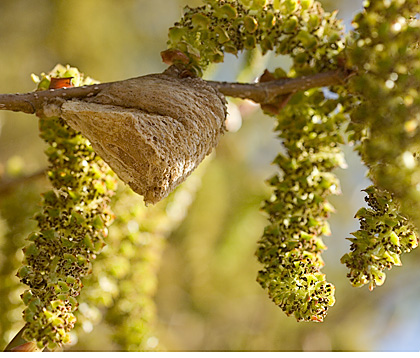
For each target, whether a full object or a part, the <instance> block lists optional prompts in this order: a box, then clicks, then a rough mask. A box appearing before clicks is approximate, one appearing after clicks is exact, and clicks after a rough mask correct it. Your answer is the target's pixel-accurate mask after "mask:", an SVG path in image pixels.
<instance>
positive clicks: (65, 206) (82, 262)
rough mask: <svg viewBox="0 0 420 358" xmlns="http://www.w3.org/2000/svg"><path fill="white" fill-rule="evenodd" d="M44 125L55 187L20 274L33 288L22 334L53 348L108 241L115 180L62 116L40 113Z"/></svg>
mask: <svg viewBox="0 0 420 358" xmlns="http://www.w3.org/2000/svg"><path fill="white" fill-rule="evenodd" d="M65 70H66V68H62V67H56V68H55V69H54V70H53V71H52V72H51V73H50V75H49V76H53V77H66V75H65V72H66V71H65ZM67 70H73V71H74V70H75V69H69V68H67ZM46 79H49V77H48V76H44V77H43V79H42V81H41V82H40V84H44V82H45V80H46ZM80 84H83V80H82V81H80ZM39 127H40V132H41V134H40V135H41V138H42V139H43V140H44V141H45V142H46V143H47V144H48V145H49V147H48V148H47V149H46V152H45V153H46V155H47V157H48V161H49V164H50V166H49V169H48V179H49V180H50V182H51V185H52V189H51V190H50V191H47V192H45V193H44V194H43V195H42V204H41V206H42V209H41V211H40V212H39V213H38V214H36V215H35V219H36V221H37V223H38V231H37V232H34V233H32V234H31V235H29V237H28V241H29V243H28V245H27V246H26V247H25V249H24V255H25V257H24V266H22V267H21V268H20V270H19V272H18V276H19V278H20V280H21V281H22V282H23V283H24V284H26V285H28V286H29V289H28V290H26V291H25V292H24V293H23V295H22V300H23V301H24V303H25V305H26V306H27V307H26V309H25V311H24V319H25V321H26V326H25V331H24V335H23V336H24V338H25V339H26V340H27V341H33V340H35V341H37V344H38V346H39V347H40V348H42V347H46V346H48V347H49V348H50V349H54V348H56V347H57V346H59V345H62V344H63V343H66V342H68V340H69V331H70V330H71V329H72V327H73V326H74V323H75V316H74V311H75V310H76V309H77V306H78V302H77V299H76V297H77V296H78V295H79V294H80V290H81V288H82V286H83V285H82V281H81V280H82V278H83V277H84V276H86V275H88V274H89V273H90V272H91V264H92V261H93V260H94V259H95V257H96V255H97V254H98V253H99V252H100V251H101V249H102V248H103V247H104V245H105V242H104V238H105V237H106V236H107V232H108V226H109V225H110V224H111V222H112V220H113V213H112V212H111V210H110V208H109V201H110V198H111V196H112V194H113V192H114V190H115V189H116V180H115V177H114V175H113V173H112V172H111V171H110V169H109V167H108V165H107V164H106V163H105V162H103V161H102V159H100V158H99V157H98V156H97V155H96V154H95V152H94V151H93V150H92V148H91V147H90V145H89V142H88V141H87V140H86V139H85V138H84V137H82V136H81V135H80V134H79V133H77V132H75V131H74V130H72V129H71V128H70V127H69V126H68V125H67V124H66V123H64V121H63V120H62V119H60V118H45V117H42V116H41V117H40V119H39Z"/></svg>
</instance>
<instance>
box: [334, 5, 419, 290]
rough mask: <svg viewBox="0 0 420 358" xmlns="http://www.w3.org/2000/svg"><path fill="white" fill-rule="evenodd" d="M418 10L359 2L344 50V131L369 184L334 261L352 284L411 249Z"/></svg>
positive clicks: (378, 275) (379, 278)
mask: <svg viewBox="0 0 420 358" xmlns="http://www.w3.org/2000/svg"><path fill="white" fill-rule="evenodd" d="M419 11H420V4H419V2H418V1H415V0H406V1H375V0H372V1H368V2H366V3H365V8H364V11H363V12H361V13H360V14H358V15H356V17H355V19H354V21H353V26H354V28H355V32H354V33H353V35H352V36H351V37H350V38H349V44H348V49H347V57H348V65H349V66H353V68H354V69H355V70H357V71H358V75H357V76H356V77H354V78H353V79H352V80H351V82H350V87H349V88H350V91H351V92H352V95H353V96H354V102H353V105H352V106H353V110H352V111H351V123H350V126H349V129H350V133H351V137H352V139H353V140H354V142H355V143H356V144H357V147H356V148H357V150H358V151H359V153H360V155H361V157H362V159H363V161H364V163H365V164H366V165H367V167H368V168H369V171H368V175H369V178H370V179H371V180H372V181H373V183H374V185H373V186H370V187H369V188H367V189H366V192H367V194H368V196H367V197H366V201H367V203H368V204H369V208H362V209H360V210H359V211H358V212H357V214H356V217H357V218H358V219H359V221H360V229H359V230H358V231H356V232H355V233H353V237H352V238H349V240H350V241H351V242H352V244H351V246H350V250H351V251H350V252H349V253H348V254H345V255H344V256H343V257H342V259H341V261H342V262H343V263H344V264H345V265H346V266H347V267H348V268H349V269H350V272H349V273H348V277H349V279H350V282H351V284H352V285H354V286H362V285H364V284H369V289H370V290H373V289H374V288H375V287H376V286H379V285H382V284H383V282H384V280H385V277H386V275H385V272H384V270H385V269H390V268H392V267H393V266H394V265H397V266H399V265H401V258H400V255H401V254H402V253H405V252H409V251H411V250H412V249H414V248H416V247H417V246H418V234H417V232H418V228H419V225H420V214H419V212H420V211H419V208H420V207H419V200H420V190H419V189H420V166H419V156H418V153H419V149H420V132H419V123H420V122H419V116H418V113H419V111H420V100H419V96H418V93H419V91H420V85H419V83H420V81H419V80H420V52H419V51H418V43H419V40H420V21H419V20H418V13H419Z"/></svg>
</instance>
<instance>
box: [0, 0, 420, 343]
mask: <svg viewBox="0 0 420 358" xmlns="http://www.w3.org/2000/svg"><path fill="white" fill-rule="evenodd" d="M361 2H362V1H361V0H357V1H356V0H341V1H324V2H323V4H324V6H325V8H326V9H327V10H329V11H331V10H335V9H338V10H339V13H338V17H339V18H342V19H343V20H344V22H345V24H346V29H347V30H349V29H350V26H351V25H350V22H351V18H352V17H353V16H354V14H355V13H356V12H357V11H359V10H360V9H361ZM200 4H201V2H200V1H199V0H170V1H168V0H154V1H149V0H120V1H112V0H101V1H93V0H87V1H86V0H66V1H62V0H38V1H33V0H1V1H0V79H1V80H0V93H14V92H28V91H31V90H33V89H34V87H35V85H34V83H32V81H31V79H30V75H31V73H35V74H40V73H41V72H48V71H49V70H50V69H52V68H53V67H54V66H55V65H56V64H57V63H62V64H71V65H72V66H76V67H78V68H79V69H80V70H81V71H82V72H84V73H85V74H87V75H89V76H91V77H93V78H94V79H97V80H99V81H101V82H107V81H115V80H121V79H126V78H130V77H136V76H141V75H146V74H149V73H156V72H161V71H163V70H164V69H165V68H166V65H164V64H163V63H162V62H161V59H160V51H162V50H164V49H165V48H166V35H167V29H168V28H169V27H170V26H172V24H173V23H174V22H175V21H177V20H178V19H179V18H180V16H181V15H182V8H183V7H184V6H185V5H190V6H197V5H200ZM242 62H243V59H242V57H239V58H235V57H234V56H226V61H225V63H224V64H221V65H218V66H215V67H213V68H211V70H210V71H209V72H208V74H207V75H206V77H207V78H211V79H217V80H226V81H234V80H236V77H237V76H238V74H239V73H240V69H241V63H242ZM287 63H288V62H287V59H285V58H274V57H272V56H271V55H267V56H264V57H261V59H260V61H258V62H257V63H256V67H255V70H254V71H250V72H248V73H247V74H243V73H242V74H241V76H242V77H241V78H240V79H241V80H246V81H252V80H253V79H254V78H255V77H257V76H259V75H261V74H262V72H263V70H264V68H268V69H271V70H273V69H274V68H276V67H277V66H284V67H287ZM230 113H231V115H232V118H233V119H234V120H233V122H232V123H233V124H234V126H233V127H232V132H229V133H227V134H226V135H225V136H224V137H223V138H222V140H221V142H220V145H219V147H218V148H217V150H216V151H215V153H213V155H212V156H211V157H210V158H208V159H206V161H205V163H203V166H202V168H200V171H199V173H198V174H196V175H194V176H192V177H191V178H190V179H188V180H187V182H186V183H185V185H186V186H187V187H188V185H189V188H190V189H191V187H193V190H190V189H188V190H189V191H188V190H187V192H188V193H189V194H188V195H187V197H186V198H187V199H185V195H184V201H186V202H187V203H186V204H185V203H184V204H183V205H181V206H178V209H177V206H171V205H169V204H165V203H163V204H162V206H161V207H160V208H161V211H165V213H169V214H170V215H172V217H174V218H175V219H174V221H175V222H176V224H173V225H169V226H168V227H170V228H169V229H168V228H167V229H166V231H165V230H164V231H165V233H164V235H163V236H164V238H165V242H166V243H165V244H164V245H163V246H162V247H163V248H162V255H163V256H162V258H161V260H160V268H159V269H158V268H156V270H155V272H157V275H158V280H157V286H156V284H155V286H156V287H155V288H154V289H153V290H152V291H151V292H152V294H153V295H154V301H155V302H156V313H154V317H155V318H154V320H155V321H156V325H155V327H154V332H155V333H154V334H153V335H152V336H150V337H149V338H148V340H147V345H148V349H154V348H156V349H162V350H169V351H213V350H215V351H331V350H332V351H395V350H397V351H419V350H420V342H419V340H418V337H419V336H420V305H419V299H418V298H419V296H420V280H419V274H418V272H419V268H420V267H419V266H420V264H419V260H418V258H419V257H418V256H419V254H420V253H419V252H417V251H418V250H415V251H414V252H413V253H411V254H409V255H406V256H403V266H402V267H395V268H394V269H393V270H392V271H389V273H388V272H387V279H386V282H385V284H384V286H382V287H378V288H376V289H375V290H374V292H369V291H368V288H367V287H363V288H359V289H357V288H352V287H351V285H350V284H349V282H348V280H347V279H346V273H347V270H346V268H345V267H344V266H343V265H342V264H341V263H340V258H341V256H342V255H343V254H344V253H346V252H347V251H348V250H349V246H350V242H349V241H347V240H345V238H346V237H349V233H350V232H353V231H355V230H357V229H358V222H357V220H356V219H354V218H353V216H354V214H355V213H356V211H357V210H358V209H359V208H360V207H361V206H363V205H364V200H363V197H364V194H363V192H361V190H362V189H364V188H366V187H367V186H368V185H369V181H368V180H367V179H366V178H365V172H366V169H365V168H364V167H363V166H362V165H361V164H360V161H359V158H358V157H357V155H355V154H354V153H353V152H352V148H350V147H345V148H344V151H345V153H346V158H347V162H348V169H346V170H342V169H339V170H337V171H336V174H337V175H338V176H339V177H340V179H341V183H342V192H343V195H341V196H340V197H334V198H331V202H332V204H333V205H334V206H335V208H336V213H335V214H333V215H332V217H331V220H330V223H331V229H332V232H333V234H332V235H331V237H328V238H326V239H325V240H324V241H325V243H326V245H327V246H328V250H327V251H326V252H325V253H324V255H323V257H324V260H325V262H326V266H325V268H324V269H323V272H325V273H326V274H327V277H328V281H329V282H332V283H333V284H334V285H335V286H336V299H337V302H336V304H335V306H334V307H332V308H330V310H329V313H328V316H327V317H326V319H325V322H324V323H297V322H296V321H295V319H294V318H293V317H286V316H285V314H284V313H283V312H282V311H281V310H280V309H279V308H278V307H276V306H275V305H274V304H273V303H272V302H271V301H270V300H269V298H268V297H267V295H266V292H265V291H263V290H262V289H261V287H260V286H259V285H258V284H257V282H256V281H255V279H256V274H257V271H258V270H259V269H260V266H259V264H258V263H257V261H256V258H255V256H254V252H255V250H256V242H257V241H258V239H259V237H260V235H261V233H262V231H263V228H264V226H265V225H266V218H265V216H264V214H263V213H262V212H261V211H260V210H259V208H260V205H261V202H262V201H263V200H264V199H265V198H267V197H268V196H269V195H270V189H269V187H268V186H267V185H266V184H265V183H264V180H266V179H268V178H269V177H270V176H271V175H272V174H273V173H274V170H275V169H274V167H273V166H271V161H272V160H273V159H274V157H275V155H276V153H277V152H278V151H279V148H280V142H279V141H278V140H277V139H276V138H275V135H274V133H273V131H272V129H273V125H274V123H273V120H272V118H269V117H265V116H263V114H262V112H261V111H260V110H259V109H257V108H256V107H255V106H253V105H252V104H250V103H248V102H241V101H231V103H230ZM44 149H45V146H44V144H43V142H42V140H41V139H40V138H39V137H38V124H37V120H36V117H35V116H31V115H25V114H21V113H11V112H5V111H2V112H0V178H1V182H0V183H3V184H2V185H3V187H4V183H8V182H10V181H13V180H16V178H19V177H22V176H23V177H25V176H28V175H31V174H34V173H35V174H36V173H38V172H39V171H42V170H44V169H45V168H46V166H47V163H46V159H45V156H44V154H43V150H44ZM40 178H41V177H39V176H35V179H33V180H30V181H24V182H22V183H21V184H20V185H18V186H14V187H13V189H9V190H2V191H0V215H1V216H0V246H1V253H0V270H1V271H0V277H1V280H2V281H1V282H0V309H1V313H0V342H2V344H1V347H0V348H1V349H3V347H4V346H3V345H4V344H5V343H7V342H8V340H10V339H11V338H12V337H13V336H14V334H15V333H16V332H17V331H18V330H19V329H20V328H21V327H22V325H23V321H22V319H21V312H22V306H21V305H20V299H19V295H20V294H21V293H22V292H23V289H24V287H23V286H21V285H20V284H19V283H18V280H17V278H16V277H14V275H15V272H16V270H17V268H18V267H19V265H20V262H21V260H22V253H21V248H22V247H23V246H24V239H25V236H26V235H27V234H28V233H29V232H30V231H31V230H33V229H34V226H35V223H34V222H33V221H32V220H31V219H30V218H31V216H32V215H33V213H34V212H35V211H36V210H37V209H38V203H39V192H40V191H43V190H46V188H47V183H46V182H45V181H44V180H43V179H42V178H41V179H40ZM180 193H182V191H181V192H180ZM178 197H182V195H178ZM168 200H169V201H170V200H175V199H174V198H172V199H171V198H169V199H168ZM176 200H180V199H179V198H178V199H176ZM124 205H125V210H128V209H127V208H130V209H132V208H136V207H141V208H142V209H141V210H143V212H144V210H145V209H144V207H143V202H142V199H141V197H139V196H136V195H131V196H129V199H127V200H125V201H124ZM187 207H188V212H187V213H186V211H185V210H186V209H187ZM123 209H124V208H123ZM176 210H180V211H179V212H178V211H176ZM115 212H116V214H117V215H118V211H117V210H116V209H115ZM184 217H185V218H184ZM181 219H183V220H181ZM144 220H147V219H144ZM129 223H131V224H130V225H131V229H132V228H133V225H134V226H135V227H136V228H138V227H139V225H140V227H141V226H142V225H143V223H141V222H140V223H135V224H133V221H129ZM136 225H137V226H136ZM129 229H130V227H129ZM131 229H130V230H131ZM118 233H119V231H118V228H117V229H115V235H116V236H115V237H117V236H118V235H117V234H118ZM110 236H112V229H111V235H110ZM111 244H112V240H111V242H110V243H109V245H108V246H111ZM115 245H118V242H117V243H115ZM108 250H109V251H108V254H107V255H108V257H110V258H111V259H117V257H113V256H112V255H113V254H112V253H113V252H114V255H117V251H115V248H112V247H111V248H110V249H108ZM112 250H114V251H112ZM136 255H137V254H136V252H134V251H133V255H132V256H136ZM105 256H106V255H105ZM114 261H115V260H114ZM131 269H132V270H134V269H135V268H134V266H131ZM127 270H128V271H129V270H130V266H129V268H128V269H127ZM121 275H122V274H121ZM117 276H118V275H117ZM121 277H122V276H121ZM124 277H125V276H124ZM138 279H139V280H140V281H141V279H142V277H141V275H140V278H138ZM122 280H123V279H121V281H122ZM99 281H100V280H99ZM108 281H109V280H108ZM108 281H107V282H108ZM101 282H102V284H101V287H102V288H104V290H105V291H107V292H106V294H109V292H110V290H109V289H108V290H107V287H108V288H109V285H108V286H107V285H106V284H104V281H103V280H102V281H101ZM118 282H119V279H118V277H117V278H116V279H115V285H116V287H117V286H118ZM108 283H109V282H108ZM130 284H131V285H134V286H135V285H137V282H135V281H131V283H130ZM86 285H87V286H88V287H89V285H88V284H86ZM95 292H96V296H98V295H99V296H101V295H102V293H101V291H95ZM104 295H105V293H104ZM109 297H110V299H109V300H108V301H106V303H104V302H101V303H98V305H97V307H96V308H97V311H98V312H99V313H98V315H99V316H98V317H99V318H98V317H97V318H96V319H91V320H90V321H89V320H86V317H87V316H89V315H88V314H86V312H87V311H88V310H87V309H85V310H84V316H85V318H84V319H85V321H83V318H81V321H82V322H91V323H92V322H93V323H95V324H93V323H92V324H87V323H84V324H82V325H81V326H80V327H79V328H78V330H77V331H76V333H77V332H78V335H77V334H75V335H74V337H73V338H74V339H73V340H72V345H70V346H68V347H66V348H65V349H66V350H95V351H98V350H101V351H108V350H124V349H123V347H124V346H122V345H121V344H120V345H118V344H117V343H115V341H112V339H111V338H110V337H112V336H113V335H114V336H115V332H114V331H115V330H118V328H115V327H118V322H117V321H115V322H117V324H114V325H112V324H110V322H111V321H112V320H109V319H108V320H107V319H101V318H100V316H101V314H102V315H103V316H104V317H105V316H106V314H105V313H104V312H105V311H106V312H108V313H109V312H111V311H112V307H113V305H115V304H116V302H117V301H116V300H117V298H115V297H117V295H116V294H113V295H111V296H109ZM139 299H140V298H139ZM134 300H135V298H134ZM134 303H135V301H134ZM138 304H142V302H139V303H138ZM83 307H85V308H86V307H87V305H86V306H83ZM83 307H82V308H83ZM82 311H83V310H82ZM133 315H134V313H133ZM125 319H126V320H128V321H130V315H129V314H128V316H127V317H126V318H125ZM132 322H134V319H133V321H132ZM131 349H133V350H136V348H135V347H134V348H133V347H132V348H131Z"/></svg>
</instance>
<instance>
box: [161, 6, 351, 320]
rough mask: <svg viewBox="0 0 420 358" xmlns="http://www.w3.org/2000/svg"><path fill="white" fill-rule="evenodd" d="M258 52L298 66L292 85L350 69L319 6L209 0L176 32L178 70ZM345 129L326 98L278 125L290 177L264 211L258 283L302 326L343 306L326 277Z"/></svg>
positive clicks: (293, 108)
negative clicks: (326, 238) (331, 199)
mask: <svg viewBox="0 0 420 358" xmlns="http://www.w3.org/2000/svg"><path fill="white" fill-rule="evenodd" d="M257 47H259V49H260V50H261V52H262V53H263V54H265V53H266V52H268V51H273V52H275V53H276V54H281V55H289V56H291V58H292V60H293V66H292V68H291V70H290V72H289V73H288V75H289V76H290V77H295V76H301V75H308V74H314V73H318V72H322V71H326V70H334V69H337V68H339V67H340V63H341V62H343V60H340V56H341V52H342V50H343V48H344V43H343V28H342V25H341V23H340V21H339V20H337V19H336V14H335V13H328V12H324V10H323V9H322V7H321V5H320V3H319V2H317V1H297V0H274V1H266V0H261V1H260V0H236V1H224V0H205V5H204V6H201V7H197V8H189V7H186V8H185V10H184V16H183V18H182V19H181V21H179V22H177V23H175V26H174V27H172V28H171V29H170V30H169V41H168V48H169V50H170V51H179V52H181V53H182V54H184V55H185V56H184V57H182V56H179V55H177V56H173V58H174V61H173V62H175V63H176V61H179V62H182V63H183V64H184V65H187V67H189V68H190V69H191V70H193V72H195V73H197V74H199V75H201V74H202V71H203V70H204V69H206V67H207V66H208V65H209V64H210V63H214V62H221V61H223V58H224V54H225V53H232V54H235V55H237V54H238V53H239V52H240V51H243V50H252V49H254V48H257ZM186 58H188V61H186ZM280 73H284V71H281V69H278V70H276V71H275V72H274V73H273V74H271V75H272V77H274V78H276V76H277V75H279V74H280ZM283 101H285V98H282V97H279V98H277V99H275V100H274V101H273V103H269V104H264V106H262V107H263V109H264V110H267V111H268V109H269V107H270V106H272V107H273V108H274V109H276V110H280V109H281V108H282V106H283ZM268 114H270V115H273V114H272V113H268ZM343 122H345V117H344V115H343V114H342V107H340V106H339V105H338V102H336V101H332V100H331V101H330V100H327V99H326V98H325V97H324V95H323V92H322V91H320V90H312V91H308V92H305V93H301V94H298V95H295V96H294V98H293V99H292V100H291V104H289V105H288V106H287V107H286V108H284V109H283V110H281V113H280V115H278V117H277V127H276V131H278V135H279V137H281V138H282V140H283V144H284V146H285V148H286V151H287V154H286V155H283V154H279V155H278V156H277V158H276V160H275V163H276V164H277V165H278V166H279V168H280V169H281V170H282V174H281V175H276V176H275V177H273V178H272V179H270V185H272V186H273V188H274V193H273V197H272V198H271V199H270V200H267V201H266V203H265V205H264V211H266V212H267V213H268V215H269V222H270V223H269V225H268V226H267V227H266V229H265V231H264V235H263V237H262V239H261V240H260V242H259V247H258V250H257V257H258V260H259V261H260V262H261V263H262V264H263V266H264V268H263V269H262V270H261V271H260V272H259V274H258V281H259V283H260V284H261V285H262V286H263V287H264V288H266V289H267V290H268V292H269V296H270V297H271V298H272V299H273V301H274V302H275V303H276V304H278V305H279V306H280V307H281V308H282V309H283V310H284V311H285V312H286V313H287V314H294V316H295V317H296V318H297V319H298V320H306V321H322V320H323V318H324V316H325V313H326V310H327V308H328V307H329V306H331V305H332V304H333V303H334V286H333V285H332V284H330V283H327V282H326V280H325V276H324V274H322V273H321V271H320V269H321V267H322V266H323V261H322V258H321V256H320V255H321V252H322V250H323V249H325V246H324V244H323V243H322V240H321V235H322V234H328V233H329V229H328V224H327V222H326V219H327V218H328V216H329V213H330V211H331V210H332V207H331V206H330V204H329V203H328V202H327V199H326V198H327V196H328V195H330V194H334V193H337V192H338V191H339V183H338V180H337V178H336V177H335V176H334V175H333V174H331V173H330V171H331V170H332V169H333V168H335V167H336V166H339V165H343V163H344V160H343V157H342V153H341V150H340V148H339V146H338V144H339V143H342V141H343V140H342V138H341V136H340V135H339V130H340V126H341V124H342V123H343Z"/></svg>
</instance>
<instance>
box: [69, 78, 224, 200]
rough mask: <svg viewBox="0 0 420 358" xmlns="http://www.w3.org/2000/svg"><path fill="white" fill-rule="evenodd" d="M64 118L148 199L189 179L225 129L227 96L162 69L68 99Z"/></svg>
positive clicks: (161, 197)
mask: <svg viewBox="0 0 420 358" xmlns="http://www.w3.org/2000/svg"><path fill="white" fill-rule="evenodd" d="M61 117H62V118H63V119H64V120H65V121H66V122H67V123H68V124H69V125H70V126H71V127H73V128H74V129H75V130H77V131H80V132H81V133H82V134H83V135H84V136H85V137H87V138H88V139H89V140H90V142H91V144H92V147H93V148H94V149H95V151H96V152H97V153H98V154H99V155H100V156H101V157H102V158H103V159H104V160H105V161H106V162H107V163H108V164H109V165H110V167H111V168H112V169H113V170H114V171H115V173H116V174H117V175H118V176H119V177H120V178H121V179H122V180H123V181H124V182H125V183H127V184H128V185H129V186H130V187H131V188H132V189H133V190H134V191H135V192H136V193H138V194H140V195H142V196H144V200H145V202H146V203H152V204H154V203H157V202H158V201H160V200H161V199H163V198H165V197H166V196H167V195H168V194H169V193H170V192H172V190H174V189H175V187H176V186H177V185H178V184H180V183H181V182H182V181H184V180H185V179H186V178H187V177H188V175H190V174H191V172H192V171H193V170H194V169H195V168H196V167H197V166H198V164H200V162H201V161H202V160H203V159H204V157H205V156H206V155H208V154H210V153H211V151H212V149H213V148H214V147H216V145H217V143H218V141H219V138H220V135H221V134H222V133H223V132H224V122H225V117H226V106H225V99H224V98H223V96H222V95H221V94H219V93H217V92H216V91H215V90H214V89H213V88H212V87H210V86H209V85H207V84H206V82H205V81H203V80H201V79H199V78H179V77H178V76H177V75H176V74H175V75H173V74H171V73H162V74H153V75H148V76H144V77H137V78H133V79H129V80H126V81H121V82H115V83H112V84H110V85H109V86H108V87H106V88H105V89H104V90H102V91H101V92H100V93H99V94H98V95H96V96H93V97H90V98H88V99H85V100H72V101H66V102H64V103H63V104H62V106H61Z"/></svg>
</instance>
